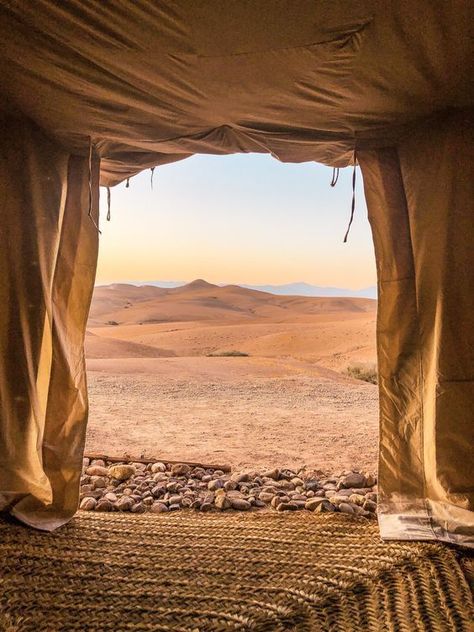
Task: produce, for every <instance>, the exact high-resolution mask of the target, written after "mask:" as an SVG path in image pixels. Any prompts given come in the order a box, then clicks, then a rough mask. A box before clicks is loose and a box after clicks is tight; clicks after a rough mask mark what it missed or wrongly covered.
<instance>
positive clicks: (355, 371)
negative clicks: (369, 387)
mask: <svg viewBox="0 0 474 632" xmlns="http://www.w3.org/2000/svg"><path fill="white" fill-rule="evenodd" d="M345 373H346V375H350V377H353V378H354V379H356V380H363V381H364V382H370V384H377V382H378V375H377V367H376V365H375V364H350V365H349V366H348V367H347V369H346V370H345Z"/></svg>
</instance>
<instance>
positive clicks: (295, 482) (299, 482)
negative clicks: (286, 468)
mask: <svg viewBox="0 0 474 632" xmlns="http://www.w3.org/2000/svg"><path fill="white" fill-rule="evenodd" d="M291 482H292V483H293V485H295V487H297V486H298V485H304V481H303V479H302V478H299V477H298V476H295V477H294V478H292V479H291Z"/></svg>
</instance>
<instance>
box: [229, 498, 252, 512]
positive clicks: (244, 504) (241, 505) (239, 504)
mask: <svg viewBox="0 0 474 632" xmlns="http://www.w3.org/2000/svg"><path fill="white" fill-rule="evenodd" d="M230 503H231V506H232V509H237V510H238V511H248V510H249V509H250V508H251V507H252V505H251V504H250V503H249V502H248V500H244V499H243V498H231V499H230Z"/></svg>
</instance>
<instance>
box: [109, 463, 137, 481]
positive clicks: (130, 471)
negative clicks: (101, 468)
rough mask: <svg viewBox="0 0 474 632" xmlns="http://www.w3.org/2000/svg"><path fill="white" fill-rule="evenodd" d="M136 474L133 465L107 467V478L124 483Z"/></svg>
mask: <svg viewBox="0 0 474 632" xmlns="http://www.w3.org/2000/svg"><path fill="white" fill-rule="evenodd" d="M135 473H136V469H135V467H134V466H133V465H112V466H111V467H109V476H110V477H111V478H115V479H117V480H118V481H126V480H128V479H129V478H131V477H132V476H133V475H134V474H135Z"/></svg>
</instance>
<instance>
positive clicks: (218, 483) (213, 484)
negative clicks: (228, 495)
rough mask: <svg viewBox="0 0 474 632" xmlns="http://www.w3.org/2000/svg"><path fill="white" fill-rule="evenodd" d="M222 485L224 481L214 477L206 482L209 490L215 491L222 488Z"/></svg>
mask: <svg viewBox="0 0 474 632" xmlns="http://www.w3.org/2000/svg"><path fill="white" fill-rule="evenodd" d="M223 487H224V481H222V480H221V479H220V478H216V479H214V480H212V481H209V483H208V484H207V488H208V489H209V490H211V492H215V491H216V490H217V489H222V488H223Z"/></svg>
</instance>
